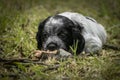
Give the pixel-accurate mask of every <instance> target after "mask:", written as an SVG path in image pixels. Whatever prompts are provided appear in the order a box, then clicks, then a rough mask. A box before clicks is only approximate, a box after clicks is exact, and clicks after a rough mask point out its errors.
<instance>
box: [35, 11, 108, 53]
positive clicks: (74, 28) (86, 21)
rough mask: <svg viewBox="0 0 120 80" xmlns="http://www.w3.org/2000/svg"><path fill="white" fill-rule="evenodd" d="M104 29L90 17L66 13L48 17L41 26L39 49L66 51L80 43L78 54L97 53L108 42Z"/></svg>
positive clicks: (38, 39)
mask: <svg viewBox="0 0 120 80" xmlns="http://www.w3.org/2000/svg"><path fill="white" fill-rule="evenodd" d="M106 36H107V35H106V31H105V29H104V27H103V26H102V25H101V24H99V23H97V22H96V21H95V20H94V19H92V18H90V17H85V16H83V15H81V14H78V13H72V12H64V13H61V14H58V15H55V16H52V17H48V18H47V19H45V20H44V21H43V22H42V23H40V25H39V29H38V33H37V41H38V48H39V49H42V48H43V49H44V50H47V49H49V50H55V49H60V48H62V49H65V50H67V51H68V50H69V47H70V46H72V45H73V44H74V42H75V41H77V42H78V48H77V53H80V52H82V51H85V52H90V53H91V52H97V51H99V50H101V49H102V45H103V44H104V43H105V42H106Z"/></svg>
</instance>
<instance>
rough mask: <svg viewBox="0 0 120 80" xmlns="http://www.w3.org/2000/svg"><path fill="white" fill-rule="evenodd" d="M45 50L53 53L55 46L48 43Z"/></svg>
mask: <svg viewBox="0 0 120 80" xmlns="http://www.w3.org/2000/svg"><path fill="white" fill-rule="evenodd" d="M47 49H48V50H50V51H54V50H56V49H57V44H55V43H50V44H48V46H47Z"/></svg>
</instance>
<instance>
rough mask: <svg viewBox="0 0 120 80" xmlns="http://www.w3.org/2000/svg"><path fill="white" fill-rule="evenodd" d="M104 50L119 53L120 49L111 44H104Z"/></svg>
mask: <svg viewBox="0 0 120 80" xmlns="http://www.w3.org/2000/svg"><path fill="white" fill-rule="evenodd" d="M104 48H109V49H113V50H117V51H120V47H118V46H115V45H111V44H105V45H104Z"/></svg>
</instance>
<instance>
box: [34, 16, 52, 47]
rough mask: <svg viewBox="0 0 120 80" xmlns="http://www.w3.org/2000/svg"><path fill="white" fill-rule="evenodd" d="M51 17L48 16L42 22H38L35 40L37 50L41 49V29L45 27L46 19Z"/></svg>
mask: <svg viewBox="0 0 120 80" xmlns="http://www.w3.org/2000/svg"><path fill="white" fill-rule="evenodd" d="M50 17H51V16H49V17H48V18H47V19H45V20H43V21H42V22H40V24H39V26H38V32H37V34H36V40H37V48H38V49H41V48H42V34H43V29H44V26H45V23H46V22H47V21H48V19H49V18H50Z"/></svg>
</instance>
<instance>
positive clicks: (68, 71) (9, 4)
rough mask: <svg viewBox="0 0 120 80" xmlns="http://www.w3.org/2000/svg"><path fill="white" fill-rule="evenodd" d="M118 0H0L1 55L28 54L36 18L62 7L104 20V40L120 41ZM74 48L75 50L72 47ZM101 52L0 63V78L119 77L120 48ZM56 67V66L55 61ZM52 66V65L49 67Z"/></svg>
mask: <svg viewBox="0 0 120 80" xmlns="http://www.w3.org/2000/svg"><path fill="white" fill-rule="evenodd" d="M119 5H120V1H119V0H115V1H113V0H96V1H94V0H68V1H67V2H66V1H64V0H61V1H58V0H54V1H53V0H44V1H43V0H12V1H10V0H1V1H0V58H7V59H8V58H9V59H14V58H29V56H30V55H32V54H33V51H34V50H36V49H37V47H36V40H35V36H36V32H37V28H38V25H39V22H40V21H42V20H43V19H45V18H46V17H48V16H51V15H54V14H56V13H59V12H64V11H75V12H79V13H82V14H83V15H85V16H91V17H93V18H95V19H96V20H97V21H98V22H100V23H101V24H103V25H104V26H105V28H106V30H107V33H108V41H107V43H109V44H113V45H115V46H119V45H120V40H119V39H120V35H119V32H120V23H119V22H120V15H119V13H120V6H119ZM73 51H74V50H73ZM100 54H101V55H100V56H96V55H93V56H86V55H85V54H82V55H81V56H79V57H78V56H77V57H76V58H68V59H65V60H62V59H61V60H55V59H48V60H47V61H44V63H45V64H47V65H48V66H45V65H38V64H33V63H30V64H25V63H18V62H15V63H14V65H4V64H3V63H1V64H0V79H1V80H9V79H20V80H21V79H23V80H33V79H35V80H44V79H45V80H63V79H68V80H119V79H120V77H119V74H120V52H119V51H116V50H111V49H103V50H102V51H101V52H100ZM56 64H59V67H57V68H55V65H56ZM52 68H53V69H52Z"/></svg>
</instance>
